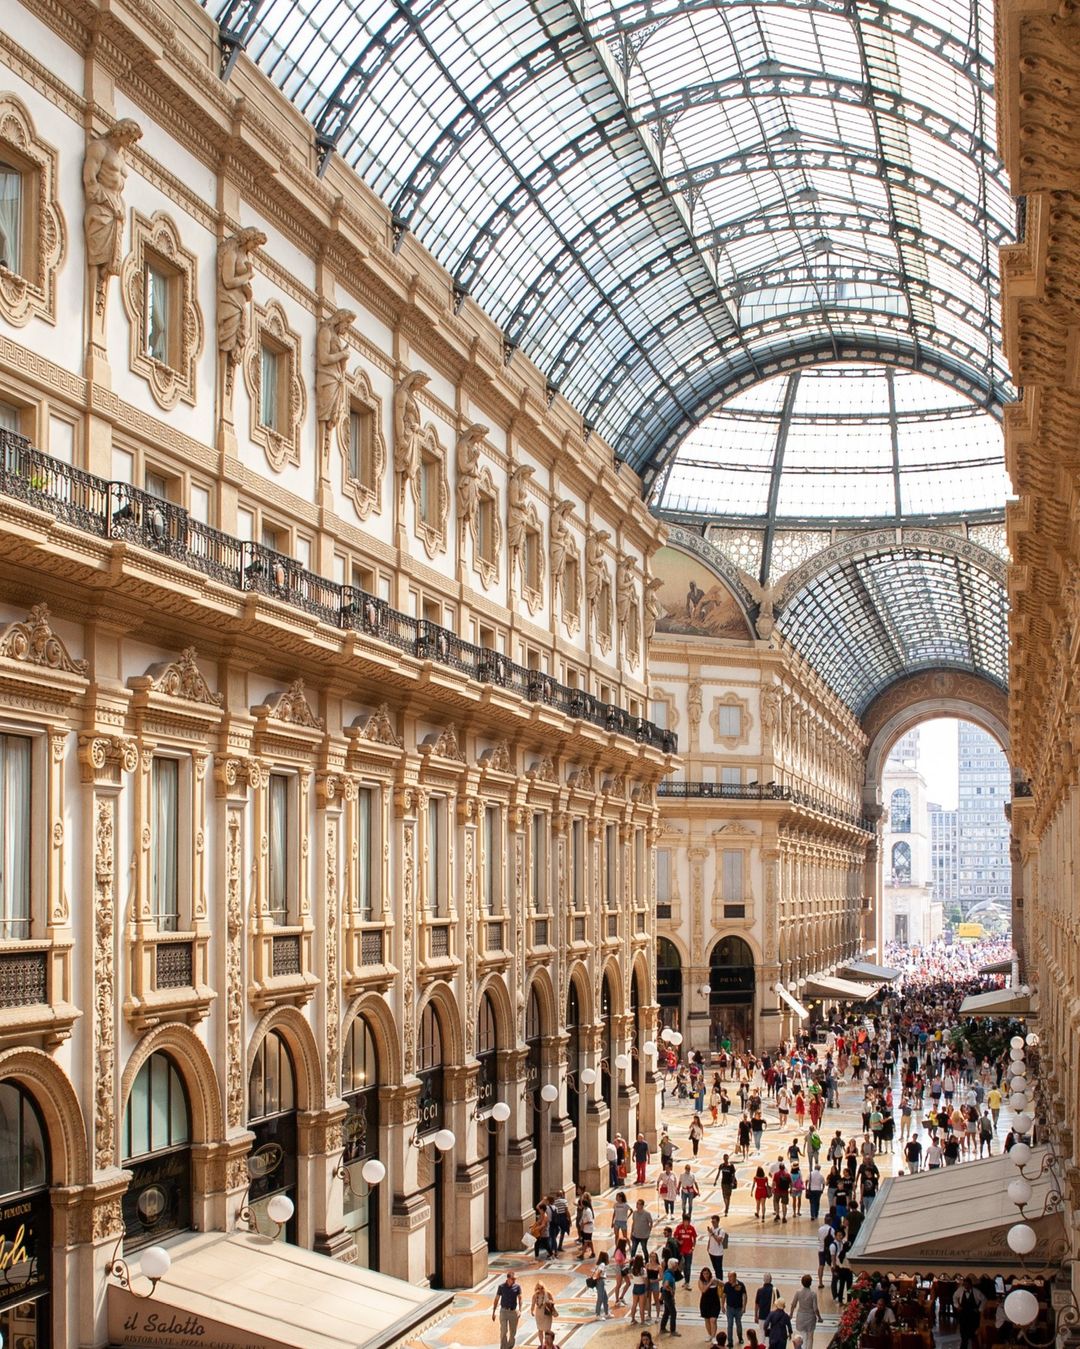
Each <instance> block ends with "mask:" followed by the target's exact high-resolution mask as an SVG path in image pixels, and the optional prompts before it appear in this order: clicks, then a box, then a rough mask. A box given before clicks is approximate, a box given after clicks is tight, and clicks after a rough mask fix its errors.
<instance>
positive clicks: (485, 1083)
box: [476, 993, 499, 1251]
mask: <svg viewBox="0 0 1080 1349" xmlns="http://www.w3.org/2000/svg"><path fill="white" fill-rule="evenodd" d="M476 1061H477V1063H478V1064H479V1065H480V1068H479V1071H478V1072H477V1074H476V1109H477V1111H479V1112H481V1113H482V1114H483V1116H484V1118H483V1119H481V1120H480V1121H479V1123H478V1125H477V1130H476V1150H477V1154H478V1158H479V1160H480V1161H481V1162H483V1163H484V1165H485V1167H486V1169H487V1205H486V1207H485V1209H484V1240H485V1241H486V1242H487V1245H488V1250H489V1251H490V1250H494V1249H495V1232H496V1224H497V1223H498V1221H499V1175H498V1169H499V1149H498V1141H499V1140H498V1138H497V1136H496V1131H495V1129H494V1128H493V1127H492V1125H491V1122H490V1119H489V1118H488V1112H489V1111H490V1110H491V1107H492V1106H493V1105H494V1104H495V1102H496V1101H497V1100H498V1099H499V1036H498V1027H497V1024H496V1021H495V1007H494V1005H493V1003H492V1001H491V995H490V994H488V993H485V994H484V995H483V997H482V998H481V999H480V1014H479V1016H478V1018H477V1022H476Z"/></svg>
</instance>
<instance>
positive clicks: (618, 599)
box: [615, 553, 634, 628]
mask: <svg viewBox="0 0 1080 1349" xmlns="http://www.w3.org/2000/svg"><path fill="white" fill-rule="evenodd" d="M633 604H634V559H633V557H632V556H631V555H630V554H629V553H620V554H619V559H618V562H617V563H616V564H615V614H616V617H617V618H618V620H619V626H620V627H622V628H625V627H626V625H627V624H628V623H629V621H630V610H631V609H632V608H633Z"/></svg>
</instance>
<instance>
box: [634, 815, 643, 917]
mask: <svg viewBox="0 0 1080 1349" xmlns="http://www.w3.org/2000/svg"><path fill="white" fill-rule="evenodd" d="M634 886H635V891H634V903H635V904H644V903H645V830H644V829H635V830H634Z"/></svg>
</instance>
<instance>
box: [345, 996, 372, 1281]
mask: <svg viewBox="0 0 1080 1349" xmlns="http://www.w3.org/2000/svg"><path fill="white" fill-rule="evenodd" d="M341 1076H342V1083H341V1089H342V1096H343V1098H344V1101H345V1105H346V1106H347V1107H348V1114H347V1115H346V1116H345V1123H344V1142H345V1151H344V1155H343V1157H342V1161H343V1162H344V1164H345V1167H346V1169H347V1172H348V1175H347V1180H346V1184H345V1201H344V1216H345V1227H346V1228H347V1230H348V1231H349V1232H350V1233H351V1234H352V1239H353V1241H354V1242H355V1243H356V1260H357V1264H360V1265H363V1266H364V1267H365V1268H367V1269H378V1268H379V1205H378V1195H377V1192H376V1190H375V1189H374V1188H373V1187H372V1186H370V1185H369V1184H368V1183H367V1181H365V1180H364V1176H363V1170H364V1163H365V1162H366V1161H368V1160H369V1159H371V1158H373V1157H378V1155H379V1071H378V1063H377V1059H376V1051H375V1039H374V1037H373V1036H372V1034H371V1028H370V1026H369V1025H368V1023H367V1022H366V1021H365V1020H364V1018H363V1017H362V1016H358V1017H356V1018H354V1020H353V1023H352V1025H351V1026H350V1027H349V1033H348V1035H347V1036H346V1037H345V1051H344V1055H343V1060H342V1073H341Z"/></svg>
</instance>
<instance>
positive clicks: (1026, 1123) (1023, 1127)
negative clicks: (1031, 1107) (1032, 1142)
mask: <svg viewBox="0 0 1080 1349" xmlns="http://www.w3.org/2000/svg"><path fill="white" fill-rule="evenodd" d="M1034 1123H1035V1121H1034V1120H1033V1119H1032V1118H1031V1116H1030V1115H1029V1114H1028V1113H1027V1111H1026V1110H1021V1111H1020V1113H1019V1114H1018V1115H1014V1116H1013V1128H1014V1129H1015V1130H1016V1132H1017V1133H1018V1134H1029V1133H1031V1126H1032V1125H1033V1124H1034Z"/></svg>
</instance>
